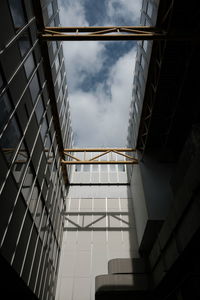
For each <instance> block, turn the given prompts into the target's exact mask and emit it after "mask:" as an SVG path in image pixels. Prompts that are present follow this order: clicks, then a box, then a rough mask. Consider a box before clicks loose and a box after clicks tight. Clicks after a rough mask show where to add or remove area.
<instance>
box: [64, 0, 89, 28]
mask: <svg viewBox="0 0 200 300" xmlns="http://www.w3.org/2000/svg"><path fill="white" fill-rule="evenodd" d="M59 9H60V12H59V16H60V23H61V24H62V26H88V21H87V20H86V17H85V8H84V1H82V2H81V1H71V0H65V1H60V4H59Z"/></svg>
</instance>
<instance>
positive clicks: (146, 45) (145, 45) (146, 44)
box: [143, 40, 148, 52]
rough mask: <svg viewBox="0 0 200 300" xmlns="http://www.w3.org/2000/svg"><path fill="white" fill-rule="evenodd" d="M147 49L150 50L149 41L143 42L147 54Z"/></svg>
mask: <svg viewBox="0 0 200 300" xmlns="http://www.w3.org/2000/svg"><path fill="white" fill-rule="evenodd" d="M147 48H148V41H147V40H145V41H143V49H144V51H145V52H147Z"/></svg>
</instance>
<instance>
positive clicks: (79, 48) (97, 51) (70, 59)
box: [63, 41, 105, 90]
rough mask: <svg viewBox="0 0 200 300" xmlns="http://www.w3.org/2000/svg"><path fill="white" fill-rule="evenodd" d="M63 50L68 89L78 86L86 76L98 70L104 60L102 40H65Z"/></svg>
mask: <svg viewBox="0 0 200 300" xmlns="http://www.w3.org/2000/svg"><path fill="white" fill-rule="evenodd" d="M63 50H64V55H65V63H66V70H67V73H68V82H69V86H70V90H74V89H76V88H77V87H78V86H80V85H81V83H82V82H83V80H84V79H85V77H86V76H91V75H92V74H95V73H97V72H99V71H100V69H101V68H102V65H103V63H104V61H105V55H104V51H105V44H103V43H102V42H95V41H94V42H87V41H86V42H84V41H82V42H65V43H64V44H63Z"/></svg>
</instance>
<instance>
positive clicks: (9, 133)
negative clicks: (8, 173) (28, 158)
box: [0, 118, 21, 163]
mask: <svg viewBox="0 0 200 300" xmlns="http://www.w3.org/2000/svg"><path fill="white" fill-rule="evenodd" d="M20 138H21V134H20V131H19V127H18V125H17V121H16V119H15V118H12V120H11V122H10V123H9V125H8V127H7V128H6V130H5V132H4V133H3V135H2V137H1V138H0V148H1V150H2V152H4V154H5V157H6V159H7V161H8V162H9V163H10V162H11V160H12V158H13V155H14V153H15V150H16V148H17V146H18V144H19V141H20Z"/></svg>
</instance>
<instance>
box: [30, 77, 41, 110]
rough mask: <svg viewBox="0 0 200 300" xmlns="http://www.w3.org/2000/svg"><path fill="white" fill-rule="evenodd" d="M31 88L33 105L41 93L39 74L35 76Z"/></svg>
mask: <svg viewBox="0 0 200 300" xmlns="http://www.w3.org/2000/svg"><path fill="white" fill-rule="evenodd" d="M29 88H30V92H31V97H32V101H33V104H34V103H35V100H36V98H37V95H38V93H39V90H40V87H39V81H38V77H37V73H36V74H35V75H34V77H33V79H32V81H31V83H30V85H29Z"/></svg>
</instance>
